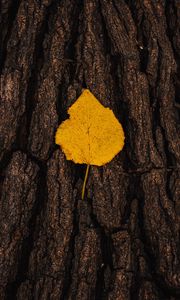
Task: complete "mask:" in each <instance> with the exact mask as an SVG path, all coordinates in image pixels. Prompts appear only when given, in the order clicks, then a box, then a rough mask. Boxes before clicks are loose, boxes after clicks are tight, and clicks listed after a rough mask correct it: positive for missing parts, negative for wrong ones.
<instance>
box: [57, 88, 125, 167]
mask: <svg viewBox="0 0 180 300" xmlns="http://www.w3.org/2000/svg"><path fill="white" fill-rule="evenodd" d="M68 114H69V115H70V118H69V119H67V120H66V121H64V122H62V124H61V125H60V126H59V127H58V129H57V132H56V136H55V141H56V144H58V145H60V146H61V147H62V150H63V152H64V153H65V155H66V158H67V159H68V160H73V161H74V162H75V163H79V164H87V165H97V166H102V165H104V164H106V163H107V162H109V161H111V160H112V159H113V157H114V156H115V155H116V154H117V153H118V152H119V151H120V150H121V149H122V148H123V146H124V132H123V128H122V126H121V124H120V123H119V121H118V120H117V118H116V117H115V115H114V113H113V111H112V110H110V109H109V108H106V107H104V106H103V105H102V104H101V103H100V102H99V101H98V100H97V99H96V98H95V97H94V95H93V94H92V93H91V92H90V91H89V90H87V89H86V90H84V91H83V92H82V94H81V95H80V97H79V98H78V99H77V100H76V102H75V103H74V104H73V105H72V106H71V107H70V108H69V110H68Z"/></svg>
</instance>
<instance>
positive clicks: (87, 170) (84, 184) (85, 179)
mask: <svg viewBox="0 0 180 300" xmlns="http://www.w3.org/2000/svg"><path fill="white" fill-rule="evenodd" d="M89 167H90V165H87V168H86V174H85V177H84V182H83V188H82V200H83V199H84V193H85V188H86V182H87V178H88V173H89Z"/></svg>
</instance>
